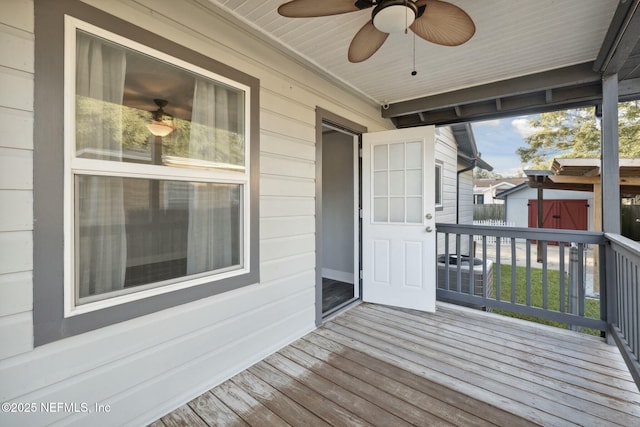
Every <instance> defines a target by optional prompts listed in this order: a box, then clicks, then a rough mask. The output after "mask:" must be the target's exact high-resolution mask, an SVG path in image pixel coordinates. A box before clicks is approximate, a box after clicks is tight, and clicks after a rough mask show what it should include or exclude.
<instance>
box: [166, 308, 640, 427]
mask: <svg viewBox="0 0 640 427" xmlns="http://www.w3.org/2000/svg"><path fill="white" fill-rule="evenodd" d="M536 424H537V425H544V426H566V425H574V424H575V425H586V426H604V425H622V426H637V425H640V393H638V389H637V387H636V386H635V384H634V383H633V381H632V379H631V376H630V375H629V373H628V371H627V369H626V366H625V364H624V362H623V360H622V357H621V356H620V354H619V352H618V350H617V348H616V347H614V346H608V345H606V344H605V343H603V342H601V341H600V340H599V339H598V338H596V337H590V336H584V335H581V334H578V333H574V332H570V331H565V330H560V329H555V328H551V327H546V326H541V325H536V324H530V323H527V322H524V321H519V320H513V319H508V318H505V317H500V316H498V315H495V314H491V313H484V312H479V311H474V310H469V309H465V308H461V307H457V306H453V305H448V304H439V305H438V310H437V313H436V314H424V313H418V312H413V311H408V310H398V309H394V308H389V307H384V306H378V305H371V304H361V305H359V306H356V307H354V308H352V309H350V310H348V311H347V312H345V313H343V314H341V315H339V316H338V317H336V318H335V319H333V320H332V321H330V322H328V323H327V324H325V325H324V326H323V327H322V328H319V329H318V330H316V331H314V332H313V333H311V334H309V335H307V336H305V337H304V338H302V339H300V340H298V341H296V342H294V343H293V344H291V345H289V346H288V347H286V348H284V349H282V350H280V351H279V352H277V353H276V354H273V355H271V356H269V357H267V358H266V359H265V360H263V361H262V362H259V363H258V364H256V365H254V366H252V367H251V368H249V369H248V370H246V371H244V372H242V373H240V374H238V375H236V376H235V377H233V378H232V379H230V380H228V381H226V382H225V383H223V384H221V385H220V386H218V387H216V388H214V389H213V390H211V391H209V392H207V393H205V394H203V395H202V396H200V397H198V398H196V399H194V400H193V401H191V402H189V403H188V404H187V405H184V406H182V407H180V408H178V409H177V410H175V411H174V412H172V413H170V414H168V415H166V416H165V417H163V418H162V419H160V420H158V421H157V422H156V423H154V424H153V426H206V425H210V426H213V425H215V426H246V425H252V426H272V425H273V426H280V425H294V426H320V425H324V426H326V425H336V426H343V425H376V426H394V427H395V426H405V425H426V426H436V425H464V426H466V425H474V426H476V425H479V426H482V425H504V426H527V425H536Z"/></svg>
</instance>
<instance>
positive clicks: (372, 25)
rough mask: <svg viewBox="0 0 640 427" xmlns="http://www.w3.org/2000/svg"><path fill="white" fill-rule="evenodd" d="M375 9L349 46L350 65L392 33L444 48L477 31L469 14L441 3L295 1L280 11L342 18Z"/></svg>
mask: <svg viewBox="0 0 640 427" xmlns="http://www.w3.org/2000/svg"><path fill="white" fill-rule="evenodd" d="M370 7H373V8H374V9H373V12H372V13H371V20H370V21H369V22H367V23H366V24H365V25H364V27H362V28H361V29H360V31H358V33H357V34H356V35H355V37H354V38H353V40H352V41H351V45H350V46H349V56H348V57H349V61H350V62H362V61H364V60H366V59H368V58H370V57H371V55H373V54H374V53H376V51H377V50H378V49H379V48H380V46H382V44H383V43H384V42H385V40H386V39H387V37H388V36H389V33H392V32H406V31H407V28H409V29H410V30H412V31H413V32H414V33H415V34H416V35H418V36H419V37H421V38H423V39H425V40H427V41H430V42H431V43H436V44H439V45H443V46H458V45H461V44H462V43H464V42H466V41H467V40H469V39H470V38H471V37H472V36H473V34H474V33H475V31H476V27H475V25H474V23H473V20H472V19H471V18H470V17H469V15H467V13H466V12H465V11H464V10H462V9H460V8H459V7H458V6H455V5H453V4H451V3H447V2H445V1H440V0H293V1H289V2H287V3H284V4H283V5H281V6H280V7H279V8H278V13H279V14H280V15H282V16H286V17H289V18H311V17H317V16H329V15H339V14H342V13H348V12H357V11H359V10H363V9H368V8H370Z"/></svg>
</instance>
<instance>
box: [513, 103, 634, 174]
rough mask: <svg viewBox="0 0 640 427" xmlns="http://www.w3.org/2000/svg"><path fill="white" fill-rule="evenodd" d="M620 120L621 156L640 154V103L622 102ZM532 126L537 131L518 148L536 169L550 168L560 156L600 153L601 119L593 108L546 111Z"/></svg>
mask: <svg viewBox="0 0 640 427" xmlns="http://www.w3.org/2000/svg"><path fill="white" fill-rule="evenodd" d="M618 121H619V130H618V133H619V145H620V157H621V158H638V157H640V103H639V102H638V101H631V102H623V103H620V104H619V105H618ZM529 126H530V127H531V128H532V129H534V133H533V134H531V135H530V136H529V137H527V139H526V142H527V144H528V145H527V146H526V147H520V148H518V149H517V150H516V152H517V154H518V155H519V156H520V159H521V160H522V162H523V163H527V164H529V165H531V166H532V167H534V168H536V169H548V168H549V166H550V162H551V161H552V160H553V159H554V158H556V157H577V158H599V157H600V138H601V133H600V123H599V121H598V120H597V119H596V118H595V115H594V109H593V108H578V109H573V110H566V111H554V112H551V113H542V114H540V115H539V116H535V117H533V118H530V119H529Z"/></svg>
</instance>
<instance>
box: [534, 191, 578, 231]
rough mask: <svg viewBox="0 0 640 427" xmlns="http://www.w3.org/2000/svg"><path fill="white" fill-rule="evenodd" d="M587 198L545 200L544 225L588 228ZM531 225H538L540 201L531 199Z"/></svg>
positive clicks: (543, 208)
mask: <svg viewBox="0 0 640 427" xmlns="http://www.w3.org/2000/svg"><path fill="white" fill-rule="evenodd" d="M588 207H589V202H588V201H587V200H571V199H567V200H543V203H542V212H543V215H542V218H543V221H542V227H543V228H555V229H561V230H587V229H588V213H587V208H588ZM529 227H530V228H537V227H538V201H537V200H535V199H531V200H529Z"/></svg>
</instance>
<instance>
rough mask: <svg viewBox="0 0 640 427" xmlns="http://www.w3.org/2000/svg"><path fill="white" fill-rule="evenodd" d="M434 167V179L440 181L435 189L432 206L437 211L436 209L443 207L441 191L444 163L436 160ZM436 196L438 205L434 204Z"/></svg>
mask: <svg viewBox="0 0 640 427" xmlns="http://www.w3.org/2000/svg"><path fill="white" fill-rule="evenodd" d="M435 166H436V170H435V174H436V175H435V177H440V181H439V182H440V187H439V188H436V192H435V197H434V205H435V207H436V209H437V208H442V207H443V206H444V205H443V196H444V195H443V192H442V190H443V188H444V186H443V183H442V180H443V178H444V163H443V162H442V161H440V160H436V162H435ZM434 179H435V178H434ZM438 194H439V195H440V203H437V202H436V199H437V197H438Z"/></svg>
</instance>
